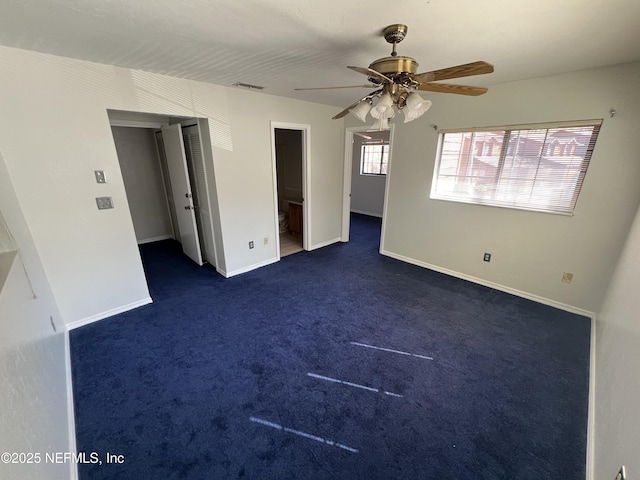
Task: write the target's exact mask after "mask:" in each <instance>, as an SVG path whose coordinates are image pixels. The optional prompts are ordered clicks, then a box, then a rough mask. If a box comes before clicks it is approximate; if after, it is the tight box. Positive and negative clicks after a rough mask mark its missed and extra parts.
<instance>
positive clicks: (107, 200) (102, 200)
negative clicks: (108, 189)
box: [96, 197, 113, 210]
mask: <svg viewBox="0 0 640 480" xmlns="http://www.w3.org/2000/svg"><path fill="white" fill-rule="evenodd" d="M96 204H97V205H98V210H105V209H107V208H113V200H112V199H111V197H96Z"/></svg>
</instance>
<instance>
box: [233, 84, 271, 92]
mask: <svg viewBox="0 0 640 480" xmlns="http://www.w3.org/2000/svg"><path fill="white" fill-rule="evenodd" d="M233 86H234V87H243V88H248V89H249V90H264V87H260V86H258V85H251V84H250V83H242V82H236V83H234V84H233Z"/></svg>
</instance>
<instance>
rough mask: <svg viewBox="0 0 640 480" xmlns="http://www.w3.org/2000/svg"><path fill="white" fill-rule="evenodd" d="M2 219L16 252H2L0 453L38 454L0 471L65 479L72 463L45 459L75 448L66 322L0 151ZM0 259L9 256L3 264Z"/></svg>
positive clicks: (9, 478)
mask: <svg viewBox="0 0 640 480" xmlns="http://www.w3.org/2000/svg"><path fill="white" fill-rule="evenodd" d="M2 217H4V219H5V221H6V225H7V226H8V230H7V229H3V230H5V231H10V238H11V244H12V248H15V249H17V253H15V252H14V253H4V254H3V253H0V275H2V277H0V379H1V381H2V388H0V405H1V406H2V407H1V408H0V432H2V433H1V434H0V452H25V453H26V452H38V453H41V454H42V459H41V460H42V461H41V463H39V464H32V465H21V464H0V477H2V478H3V479H4V480H14V479H15V480H18V479H20V480H21V479H24V478H69V477H70V475H71V470H70V465H65V464H52V463H46V462H45V459H44V454H45V453H46V452H68V451H71V450H72V449H73V448H75V440H73V437H72V435H73V433H74V432H73V431H71V430H70V422H69V420H70V418H69V416H68V402H69V401H70V398H68V396H67V383H66V382H67V376H66V375H67V372H66V369H65V365H66V363H65V359H66V353H67V348H68V343H66V339H65V333H64V323H63V321H62V318H61V316H60V313H59V311H58V308H57V306H56V302H55V301H54V299H53V296H52V294H51V290H50V288H49V285H48V282H47V278H46V275H45V274H44V271H43V269H42V265H41V264H40V260H39V258H38V252H37V250H36V248H35V245H34V243H33V241H32V238H31V235H30V234H29V228H28V226H27V224H26V222H25V221H24V217H23V215H22V212H21V210H20V206H19V205H18V201H17V198H16V196H15V194H14V191H13V188H12V186H11V181H10V178H9V172H8V170H7V168H6V164H5V162H4V160H3V158H2V155H1V154H0V218H2ZM0 223H2V221H1V220H0ZM6 238H7V237H5V239H6ZM4 246H5V247H7V246H8V243H7V242H5V243H4ZM9 255H10V256H11V258H9V257H8V256H9ZM3 257H4V258H5V259H6V260H10V262H3V261H2V258H3ZM3 267H4V268H3ZM3 274H6V275H7V276H6V278H5V276H4V275H3ZM5 280H6V281H5ZM52 321H53V322H54V323H55V325H56V328H57V330H58V331H57V332H55V331H54V329H53V327H52V326H51V322H52Z"/></svg>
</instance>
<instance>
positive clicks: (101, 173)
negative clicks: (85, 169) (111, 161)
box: [93, 170, 107, 183]
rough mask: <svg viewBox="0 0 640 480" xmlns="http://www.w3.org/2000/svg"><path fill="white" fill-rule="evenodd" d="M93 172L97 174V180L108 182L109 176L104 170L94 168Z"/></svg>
mask: <svg viewBox="0 0 640 480" xmlns="http://www.w3.org/2000/svg"><path fill="white" fill-rule="evenodd" d="M93 173H94V174H95V176H96V182H98V183H107V177H106V176H105V174H104V170H94V171H93Z"/></svg>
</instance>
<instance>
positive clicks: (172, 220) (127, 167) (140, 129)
mask: <svg viewBox="0 0 640 480" xmlns="http://www.w3.org/2000/svg"><path fill="white" fill-rule="evenodd" d="M127 113H128V112H109V115H110V121H111V128H112V132H113V138H114V143H115V146H116V151H117V154H118V161H119V163H120V169H121V172H122V177H123V182H124V186H125V191H126V193H127V201H128V204H129V210H130V212H131V218H132V221H133V225H134V230H135V233H136V239H137V241H138V244H143V243H150V242H154V241H160V240H166V239H169V238H173V239H175V240H176V241H178V242H179V243H180V244H181V247H182V251H183V253H184V254H185V255H186V256H188V257H189V258H190V259H191V260H193V261H194V262H195V263H197V264H198V265H203V264H204V263H209V264H211V265H212V266H214V267H215V266H216V265H217V261H216V248H215V244H214V235H213V221H212V215H211V211H210V201H209V199H210V194H209V190H208V184H207V177H206V169H205V165H204V152H203V148H202V145H203V142H202V135H203V131H204V132H205V133H206V128H208V127H206V123H204V124H203V123H202V122H201V120H200V119H182V118H171V117H169V118H167V117H161V116H157V117H154V116H153V115H146V114H144V115H146V117H145V121H140V120H130V119H127ZM130 115H134V116H135V115H138V116H140V115H141V114H130ZM122 117H125V119H124V120H123V118H122Z"/></svg>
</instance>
